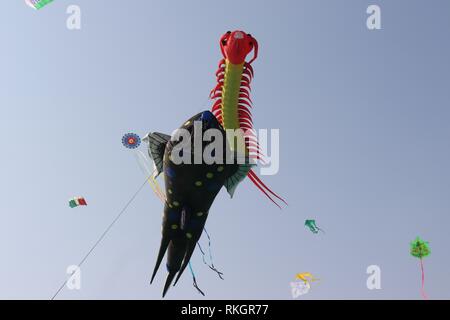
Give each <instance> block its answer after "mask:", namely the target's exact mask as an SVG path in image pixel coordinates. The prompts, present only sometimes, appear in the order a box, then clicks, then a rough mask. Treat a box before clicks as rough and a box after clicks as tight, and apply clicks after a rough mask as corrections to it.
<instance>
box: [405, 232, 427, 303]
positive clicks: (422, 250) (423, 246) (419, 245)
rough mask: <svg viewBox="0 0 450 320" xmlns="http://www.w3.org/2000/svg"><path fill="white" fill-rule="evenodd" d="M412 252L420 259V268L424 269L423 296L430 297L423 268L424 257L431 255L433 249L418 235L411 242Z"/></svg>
mask: <svg viewBox="0 0 450 320" xmlns="http://www.w3.org/2000/svg"><path fill="white" fill-rule="evenodd" d="M410 248H411V250H410V253H411V255H412V256H413V257H416V258H419V259H420V269H421V270H422V289H421V293H422V297H423V298H424V299H428V297H427V294H426V293H425V272H424V269H423V258H425V257H427V256H429V255H430V253H431V250H430V247H429V245H428V241H424V240H422V239H420V237H417V238H416V239H415V240H414V241H412V242H411V243H410Z"/></svg>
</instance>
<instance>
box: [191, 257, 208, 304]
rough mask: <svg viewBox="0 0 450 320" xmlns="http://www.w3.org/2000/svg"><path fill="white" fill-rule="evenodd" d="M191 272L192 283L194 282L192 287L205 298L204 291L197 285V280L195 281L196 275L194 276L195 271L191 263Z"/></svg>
mask: <svg viewBox="0 0 450 320" xmlns="http://www.w3.org/2000/svg"><path fill="white" fill-rule="evenodd" d="M188 265H189V270H190V271H191V275H192V281H193V283H192V285H193V286H194V288H195V289H197V291H198V292H199V293H200V294H202V295H203V296H205V294H204V293H203V291H202V290H201V289H200V288H199V287H198V285H197V280H196V279H195V274H194V270H193V269H192V266H191V262H189V264H188Z"/></svg>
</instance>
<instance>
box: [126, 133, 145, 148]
mask: <svg viewBox="0 0 450 320" xmlns="http://www.w3.org/2000/svg"><path fill="white" fill-rule="evenodd" d="M122 144H123V145H124V146H125V147H126V148H128V149H136V148H137V147H139V145H140V144H141V138H140V137H139V136H138V135H137V134H135V133H127V134H125V135H124V136H123V137H122Z"/></svg>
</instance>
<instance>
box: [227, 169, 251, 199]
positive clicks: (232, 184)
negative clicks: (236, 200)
mask: <svg viewBox="0 0 450 320" xmlns="http://www.w3.org/2000/svg"><path fill="white" fill-rule="evenodd" d="M254 166H255V164H240V165H238V169H237V170H236V172H235V173H234V174H233V175H232V176H230V177H229V178H228V179H227V180H225V183H224V185H225V188H227V191H228V193H229V195H230V197H231V198H233V195H234V192H235V191H236V188H237V186H238V185H239V183H241V182H242V180H244V179H245V177H247V175H248V173H249V172H250V170H251V169H252V167H254Z"/></svg>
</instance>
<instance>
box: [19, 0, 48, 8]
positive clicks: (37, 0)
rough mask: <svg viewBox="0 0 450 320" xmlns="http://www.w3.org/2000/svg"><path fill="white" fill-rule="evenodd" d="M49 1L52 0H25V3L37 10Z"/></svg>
mask: <svg viewBox="0 0 450 320" xmlns="http://www.w3.org/2000/svg"><path fill="white" fill-rule="evenodd" d="M50 2H53V0H25V3H26V4H27V5H29V6H30V7H32V8H33V9H36V10H39V9H41V8H43V7H44V6H46V5H47V4H49V3H50Z"/></svg>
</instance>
